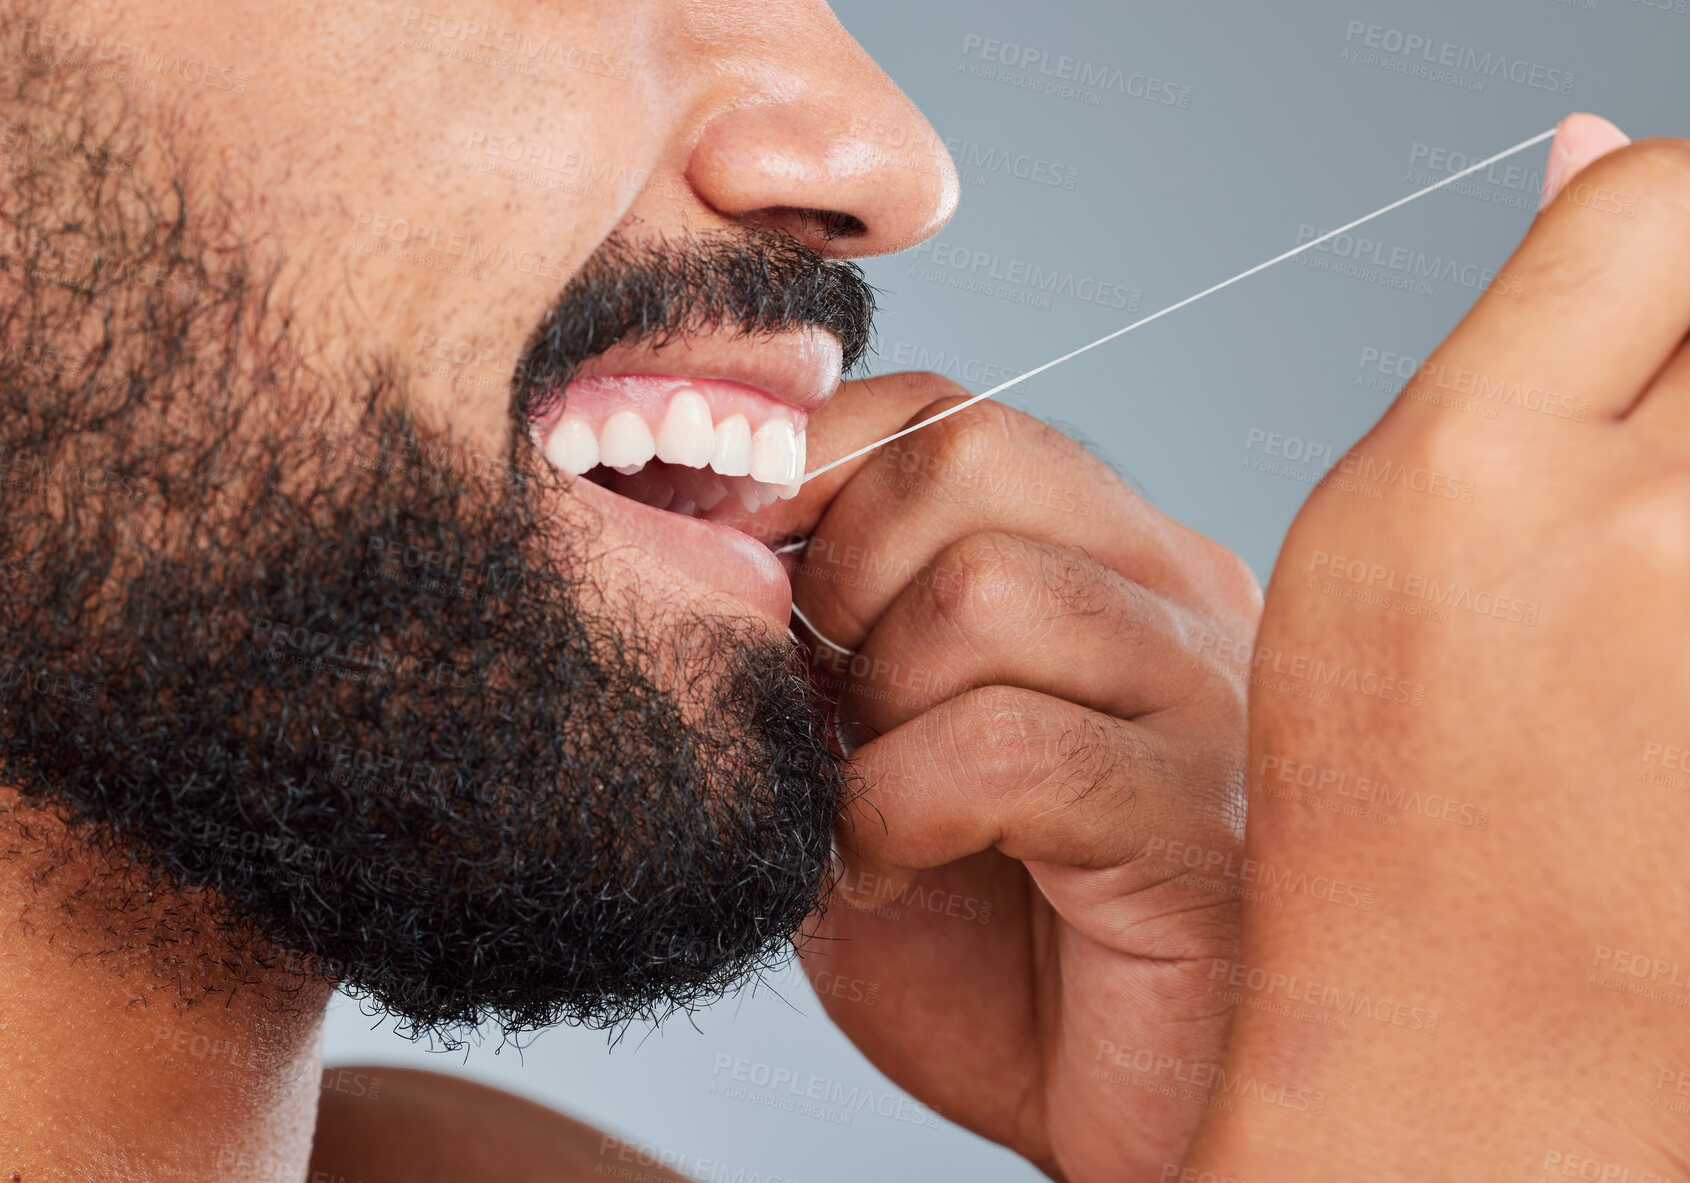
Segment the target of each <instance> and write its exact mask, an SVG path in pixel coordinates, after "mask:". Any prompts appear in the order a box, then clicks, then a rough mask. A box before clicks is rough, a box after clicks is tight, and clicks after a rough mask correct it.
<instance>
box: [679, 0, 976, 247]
mask: <svg viewBox="0 0 1690 1183" xmlns="http://www.w3.org/2000/svg"><path fill="white" fill-rule="evenodd" d="M736 7H737V5H736ZM745 8H746V12H745V14H744V19H743V20H725V21H722V22H720V25H719V26H718V27H721V28H724V29H727V28H731V29H732V31H733V34H734V36H733V39H732V40H731V41H727V40H726V39H724V41H723V42H722V43H720V44H717V45H713V46H710V47H709V49H708V50H707V52H711V53H712V55H713V56H716V57H717V58H718V62H719V64H718V65H717V66H716V76H717V77H718V78H722V79H726V80H730V81H728V82H727V83H725V84H724V85H723V86H721V87H720V88H717V89H716V90H715V93H713V94H712V96H711V100H710V106H709V108H708V111H709V113H708V114H707V115H706V117H705V120H704V122H703V125H702V127H701V128H700V131H699V134H698V138H697V140H696V141H695V143H694V146H693V149H692V153H691V156H690V158H689V159H688V162H687V172H686V176H687V181H688V182H689V183H690V184H691V186H692V188H693V191H694V192H695V193H697V194H698V196H699V197H700V199H702V200H703V201H704V202H706V203H707V204H708V205H710V206H711V207H712V208H713V209H714V210H716V211H717V212H718V213H720V214H722V215H723V216H725V217H729V218H733V219H735V220H738V221H742V222H746V223H755V224H761V225H767V226H774V227H778V228H780V229H783V230H786V231H788V232H789V233H791V234H793V235H795V236H797V237H798V238H800V239H801V240H803V241H804V242H806V243H808V244H809V245H810V246H812V247H814V248H815V249H817V250H819V251H821V252H822V253H824V254H827V255H830V256H839V257H861V256H866V255H883V254H890V253H892V252H894V251H901V250H904V249H906V248H908V247H912V246H914V245H916V244H917V243H919V242H922V241H924V240H925V239H927V238H930V237H931V236H932V235H934V234H935V233H937V232H938V230H939V228H940V227H941V226H943V225H944V224H945V223H946V222H947V221H949V220H950V217H951V214H952V213H954V212H955V211H956V204H957V193H958V183H957V175H956V168H955V166H954V165H953V164H952V163H951V157H950V153H949V152H947V151H946V150H945V146H944V144H943V143H942V142H941V141H940V140H939V136H938V134H937V133H936V132H935V131H934V130H933V128H932V126H931V125H930V124H929V123H928V122H927V120H926V118H925V117H923V115H922V114H921V112H920V111H919V110H917V109H916V106H915V104H914V103H912V102H910V100H909V99H908V98H907V97H905V95H904V93H903V92H902V91H900V90H899V89H898V88H897V86H896V85H895V84H894V83H893V82H892V80H891V79H890V78H888V77H887V76H886V75H885V73H883V72H882V71H881V69H880V67H879V66H877V65H875V64H874V61H873V60H872V59H871V58H870V57H869V56H868V54H867V53H865V52H864V51H863V48H862V46H860V45H858V44H857V43H856V41H855V40H853V39H852V37H851V35H850V34H849V33H847V32H846V31H845V30H844V28H843V27H841V26H840V24H839V22H838V21H837V20H836V19H835V18H834V16H833V14H832V12H830V11H829V10H828V8H827V7H826V5H824V4H821V3H815V2H812V0H803V2H800V3H781V2H776V0H750V3H748V4H746V5H745ZM724 58H725V59H727V60H726V61H722V60H721V59H724Z"/></svg>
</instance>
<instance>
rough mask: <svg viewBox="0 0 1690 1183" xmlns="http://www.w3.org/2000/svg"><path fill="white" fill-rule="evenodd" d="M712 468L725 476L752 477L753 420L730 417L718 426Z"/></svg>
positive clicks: (737, 416)
mask: <svg viewBox="0 0 1690 1183" xmlns="http://www.w3.org/2000/svg"><path fill="white" fill-rule="evenodd" d="M710 467H711V468H714V469H715V470H716V471H717V472H719V473H721V474H722V475H723V476H750V475H751V420H749V419H747V418H746V417H745V416H744V415H729V416H728V417H727V418H726V419H724V420H722V421H721V422H720V423H718V424H716V437H715V441H714V444H713V446H712V448H711V451H710Z"/></svg>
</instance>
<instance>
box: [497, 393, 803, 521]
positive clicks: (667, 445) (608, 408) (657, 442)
mask: <svg viewBox="0 0 1690 1183" xmlns="http://www.w3.org/2000/svg"><path fill="white" fill-rule="evenodd" d="M554 401H555V402H556V403H558V405H555V406H554V407H553V409H551V410H550V411H548V412H547V413H546V414H544V415H543V416H542V417H541V418H539V419H536V420H534V421H533V422H531V423H530V424H529V433H530V436H531V438H532V439H533V440H534V442H535V444H536V445H537V446H538V447H539V448H540V450H541V451H542V452H543V453H544V454H545V457H546V460H547V461H548V462H549V463H550V464H551V465H552V467H554V468H556V469H558V470H560V471H562V472H564V473H566V474H568V475H569V476H574V477H585V478H586V479H587V480H589V481H592V482H593V483H594V484H596V485H600V486H602V487H604V488H606V489H609V490H610V491H612V492H614V493H617V494H619V495H621V496H623V497H626V498H628V499H630V500H632V501H637V502H640V503H641V504H643V505H649V506H651V507H653V508H655V509H662V510H667V511H669V512H670V513H676V514H681V515H683V516H686V517H702V516H704V515H706V514H708V513H709V512H710V511H711V510H713V509H715V508H716V507H717V506H718V505H720V504H722V503H723V502H724V501H726V500H727V499H728V498H730V497H732V498H734V499H736V500H737V501H738V502H739V504H740V505H741V506H743V507H744V509H745V510H746V511H747V512H748V513H755V512H756V511H757V510H759V509H763V508H766V507H767V506H769V505H772V504H774V503H775V501H777V500H782V499H791V498H792V497H795V496H797V494H798V490H799V487H800V484H801V482H802V478H803V475H804V461H805V443H806V432H805V426H806V423H807V421H808V419H809V415H808V412H807V411H804V410H801V409H799V408H797V407H794V406H791V405H789V404H787V403H784V402H781V401H780V400H777V399H775V398H774V397H772V396H771V395H769V394H768V393H766V392H764V391H762V390H759V389H757V388H756V387H753V386H750V385H748V384H746V383H743V382H738V381H733V380H730V379H722V378H697V377H678V376H672V375H664V374H614V375H590V376H586V377H580V378H576V379H575V380H574V381H572V382H570V383H569V385H568V386H567V387H566V388H565V391H564V396H563V398H562V399H561V400H554Z"/></svg>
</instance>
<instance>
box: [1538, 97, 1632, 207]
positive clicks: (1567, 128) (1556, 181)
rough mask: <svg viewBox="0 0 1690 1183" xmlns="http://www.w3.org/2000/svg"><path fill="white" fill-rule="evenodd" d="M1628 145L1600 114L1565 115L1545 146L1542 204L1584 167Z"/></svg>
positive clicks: (1544, 205) (1625, 138)
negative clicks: (1552, 138)
mask: <svg viewBox="0 0 1690 1183" xmlns="http://www.w3.org/2000/svg"><path fill="white" fill-rule="evenodd" d="M1629 143H1631V137H1630V136H1628V135H1626V134H1625V132H1623V131H1621V130H1620V129H1619V128H1617V127H1615V126H1614V125H1613V124H1612V123H1609V122H1608V121H1607V120H1606V119H1604V118H1602V117H1601V116H1600V115H1585V114H1578V115H1569V116H1567V117H1566V118H1565V119H1563V120H1562V121H1561V126H1560V127H1558V128H1556V129H1555V138H1554V140H1552V141H1551V142H1550V144H1549V166H1548V168H1546V169H1545V170H1544V173H1543V204H1542V205H1541V206H1539V207H1538V208H1539V209H1543V208H1545V207H1547V206H1548V205H1549V204H1550V203H1551V202H1553V201H1554V200H1555V199H1556V198H1557V197H1559V196H1560V195H1561V192H1562V190H1564V189H1565V188H1566V187H1567V183H1568V182H1569V181H1571V180H1572V179H1573V178H1574V177H1576V176H1578V174H1579V173H1581V172H1583V171H1584V170H1585V168H1587V167H1588V166H1590V165H1592V164H1594V163H1596V161H1598V160H1600V159H1601V158H1602V157H1604V156H1606V155H1607V154H1608V153H1610V152H1612V151H1614V150H1615V149H1617V148H1623V147H1625V146H1626V145H1627V144H1629Z"/></svg>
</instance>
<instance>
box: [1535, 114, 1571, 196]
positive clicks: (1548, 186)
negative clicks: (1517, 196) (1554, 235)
mask: <svg viewBox="0 0 1690 1183" xmlns="http://www.w3.org/2000/svg"><path fill="white" fill-rule="evenodd" d="M1566 179H1567V121H1566V120H1565V119H1563V120H1562V121H1561V125H1560V126H1559V127H1557V128H1556V129H1555V138H1554V139H1553V140H1550V141H1549V163H1548V164H1547V165H1545V166H1544V169H1543V200H1542V201H1540V202H1538V207H1537V208H1538V212H1539V213H1542V212H1543V211H1544V210H1546V209H1548V208H1549V206H1550V204H1551V203H1553V202H1554V200H1555V198H1556V197H1557V196H1558V195H1559V194H1560V192H1561V186H1562V184H1563V183H1564V182H1565V181H1566Z"/></svg>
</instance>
